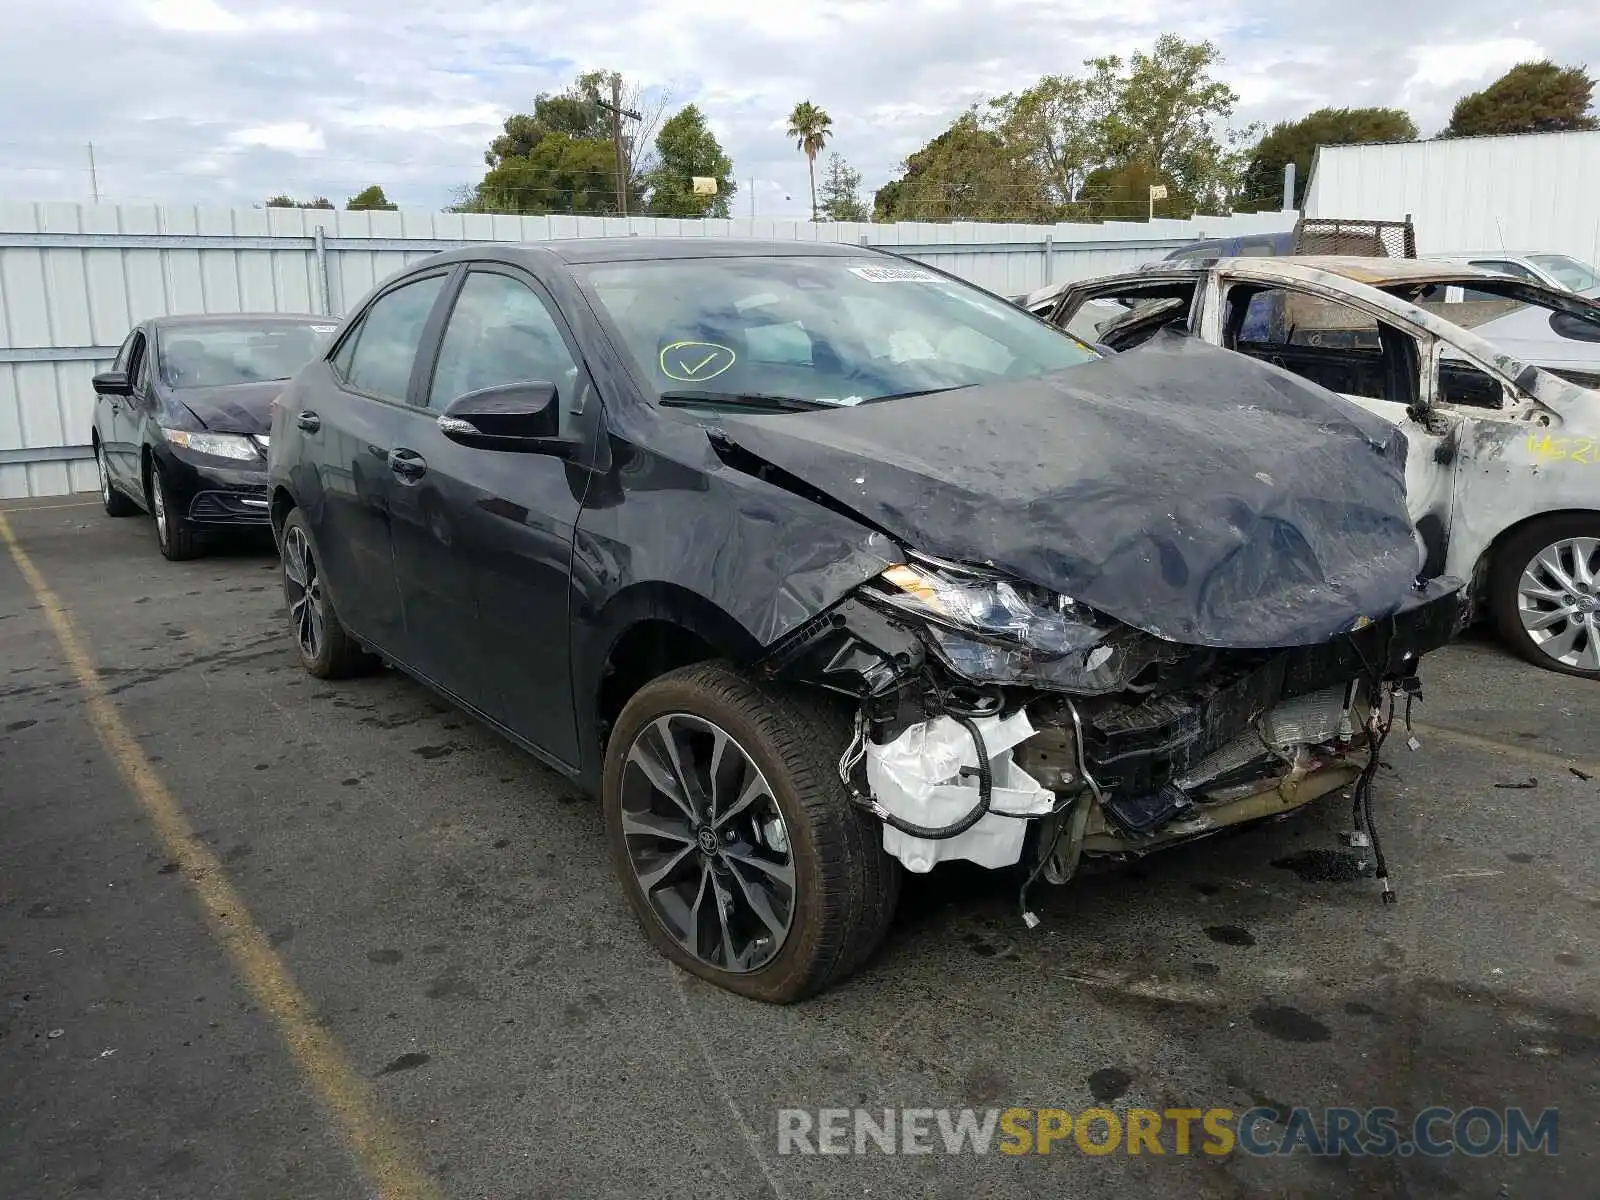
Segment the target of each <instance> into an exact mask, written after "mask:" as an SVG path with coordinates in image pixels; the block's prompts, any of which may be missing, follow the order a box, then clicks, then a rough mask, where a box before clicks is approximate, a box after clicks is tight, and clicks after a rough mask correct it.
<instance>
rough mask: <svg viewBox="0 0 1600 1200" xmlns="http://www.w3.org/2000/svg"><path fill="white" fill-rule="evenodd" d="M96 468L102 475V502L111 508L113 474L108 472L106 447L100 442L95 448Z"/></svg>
mask: <svg viewBox="0 0 1600 1200" xmlns="http://www.w3.org/2000/svg"><path fill="white" fill-rule="evenodd" d="M94 467H95V470H96V471H98V472H99V473H100V500H101V502H102V503H103V504H104V505H105V506H106V507H107V508H110V507H111V472H110V471H108V470H106V451H105V447H104V446H102V445H100V444H99V443H98V442H96V443H95V447H94Z"/></svg>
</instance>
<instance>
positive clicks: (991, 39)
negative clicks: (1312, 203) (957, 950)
mask: <svg viewBox="0 0 1600 1200" xmlns="http://www.w3.org/2000/svg"><path fill="white" fill-rule="evenodd" d="M5 10H6V11H5V36H4V37H3V38H0V114H3V115H0V199H3V200H49V199H87V198H88V196H89V174H88V170H87V156H88V150H87V145H88V143H90V142H93V143H94V147H95V155H96V160H97V164H98V175H99V184H100V190H101V192H102V194H103V195H104V196H105V197H106V198H109V199H117V200H129V201H133V200H142V201H152V200H153V201H161V202H180V203H182V202H206V203H249V202H259V201H260V200H261V199H262V198H264V197H265V196H267V195H269V194H271V193H272V192H276V191H279V190H288V191H290V192H292V193H293V194H295V195H297V196H311V195H315V194H319V193H320V194H325V195H328V196H329V197H331V198H333V199H334V200H335V201H336V202H337V203H339V204H340V205H341V206H342V204H343V201H344V200H345V199H346V198H347V197H348V196H349V195H351V194H352V193H354V192H355V191H357V190H359V189H360V188H362V187H364V186H365V185H367V184H369V183H381V184H382V185H383V186H384V188H385V189H386V190H387V191H388V194H389V196H390V198H391V199H393V200H396V201H398V202H399V203H400V204H401V206H402V207H406V208H411V207H419V208H438V207H440V206H441V205H443V204H445V203H448V202H449V200H450V198H451V196H452V195H453V192H454V189H455V188H456V187H458V186H459V185H462V184H466V183H469V182H473V181H475V180H476V178H477V177H478V176H479V175H480V174H481V172H482V170H483V167H482V152H483V149H484V147H485V145H486V144H487V142H488V141H489V139H490V138H491V137H492V136H493V135H494V133H495V132H496V131H497V129H498V126H499V124H500V122H501V121H502V120H503V119H504V118H505V116H506V115H507V114H508V113H511V112H515V111H519V110H525V109H526V108H527V107H528V106H529V103H530V101H531V98H532V97H533V96H534V95H536V94H537V93H538V92H540V91H546V90H559V89H560V88H561V87H563V86H565V84H566V83H568V82H569V81H570V80H571V79H572V77H573V76H574V75H576V74H577V73H578V72H579V71H581V70H584V69H588V68H593V67H605V68H608V69H616V70H620V71H622V72H624V73H625V74H626V75H627V76H628V77H629V78H631V79H635V80H637V81H639V82H640V83H641V84H644V85H647V86H648V87H649V88H650V89H652V91H651V93H650V94H651V95H653V96H662V95H665V96H668V97H670V100H671V103H672V104H673V105H674V106H676V105H679V104H683V103H688V102H689V101H691V100H692V101H694V102H696V103H698V104H700V105H701V107H702V108H703V109H704V110H705V111H706V113H707V114H708V115H709V117H710V119H711V123H712V127H713V129H714V130H715V132H716V133H717V135H718V137H719V138H720V139H721V141H722V143H723V145H724V147H725V148H726V149H727V150H728V151H729V153H730V154H731V155H732V158H733V161H734V166H735V171H736V174H737V175H738V177H739V180H740V189H741V190H740V194H739V196H738V199H737V202H736V206H737V211H738V213H739V214H740V215H747V214H748V213H749V211H750V201H751V192H752V183H751V181H752V180H753V181H754V184H753V193H754V199H755V205H756V211H757V212H758V213H760V214H762V215H767V216H773V215H794V214H800V213H802V212H804V211H805V208H806V200H805V197H806V171H805V163H804V160H803V159H802V158H801V157H800V156H799V155H798V154H797V153H796V152H795V151H794V148H793V146H792V145H791V144H790V143H789V142H788V141H787V140H786V139H785V138H784V136H783V131H784V117H785V115H786V114H787V113H788V111H789V109H790V108H791V107H792V106H793V104H794V102H795V101H797V100H800V99H804V98H809V99H811V100H813V101H815V102H816V103H818V104H820V105H822V106H823V107H824V108H826V109H827V110H828V111H829V112H830V113H831V114H832V115H833V119H834V131H835V140H834V148H836V149H837V150H839V151H840V152H841V153H842V154H843V155H844V156H845V157H846V158H847V159H849V160H850V161H851V162H852V163H854V164H855V165H856V166H857V167H858V168H859V169H860V170H861V171H862V172H863V174H864V175H865V177H866V183H867V185H868V187H869V189H870V188H871V187H875V186H877V185H878V184H880V183H882V182H883V181H884V180H885V179H887V178H889V177H890V176H891V174H892V173H893V172H894V169H895V165H896V164H897V163H898V162H899V161H900V160H901V159H903V158H904V157H905V155H906V154H908V153H909V152H911V151H913V150H915V149H916V148H917V147H918V146H919V145H921V144H922V143H923V142H924V141H925V140H926V139H927V138H928V137H930V136H932V135H933V134H936V133H938V132H939V131H940V130H941V129H942V128H943V127H944V126H945V125H946V124H947V123H948V122H949V120H950V119H951V118H952V117H953V116H954V115H955V114H957V113H958V112H959V111H960V110H961V109H962V108H964V107H965V106H966V105H967V104H969V103H970V102H972V101H973V100H976V99H980V98H984V97H988V96H992V95H995V94H997V93H1000V92H1004V91H1008V90H1015V89H1018V88H1021V87H1025V86H1027V85H1029V84H1030V83H1032V82H1033V81H1034V80H1036V79H1037V78H1038V76H1040V75H1041V74H1044V73H1046V72H1051V71H1071V70H1074V69H1076V68H1077V67H1078V65H1079V64H1080V63H1081V61H1082V60H1083V59H1084V58H1086V57H1089V56H1091V55H1096V54H1102V53H1108V52H1123V53H1126V52H1127V51H1128V50H1130V49H1133V48H1135V47H1138V46H1141V45H1148V44H1149V42H1150V41H1151V40H1153V39H1154V38H1155V37H1156V36H1157V35H1158V34H1160V33H1163V32H1168V31H1170V32H1176V33H1179V34H1182V35H1183V36H1185V37H1188V38H1192V39H1198V38H1210V39H1212V40H1214V41H1216V42H1217V43H1218V45H1220V46H1221V47H1222V49H1223V50H1224V52H1225V54H1226V55H1227V63H1226V65H1225V67H1224V68H1223V72H1222V73H1223V76H1224V78H1226V79H1227V80H1228V81H1229V82H1230V83H1231V84H1232V85H1233V87H1234V88H1235V90H1236V91H1238V92H1239V94H1240V97H1241V103H1240V108H1239V112H1238V114H1237V117H1238V120H1239V121H1240V122H1241V123H1242V122H1246V121H1250V120H1265V121H1269V122H1270V121H1274V120H1281V119H1286V118H1293V117H1297V116H1300V115H1303V114H1304V113H1305V112H1306V111H1308V110H1310V109H1312V108H1316V107H1319V106H1321V105H1324V104H1335V105H1365V104H1395V105H1400V106H1403V107H1405V108H1406V109H1408V110H1409V111H1410V112H1411V114H1412V115H1413V117H1414V118H1415V119H1416V121H1417V123H1418V124H1419V125H1420V126H1421V127H1422V131H1423V133H1424V134H1430V133H1433V132H1435V131H1436V130H1437V129H1438V128H1439V126H1440V125H1442V124H1443V123H1444V121H1445V119H1446V117H1447V116H1448V114H1449V109H1450V105H1451V104H1452V102H1453V101H1454V100H1455V98H1456V97H1457V96H1459V95H1460V94H1461V93H1463V92H1465V91H1470V90H1473V89H1475V88H1477V87H1481V86H1482V85H1483V84H1484V83H1486V82H1488V81H1489V80H1491V79H1493V78H1494V77H1495V76H1496V75H1497V74H1499V73H1500V72H1501V71H1502V70H1504V69H1505V68H1506V67H1508V66H1510V65H1511V64H1512V63H1514V62H1517V61H1520V60H1524V59H1528V58H1537V57H1543V56H1546V55H1549V56H1551V57H1553V58H1555V59H1556V60H1557V61H1558V62H1561V63H1564V64H1573V63H1577V64H1583V63H1595V64H1597V66H1600V5H1597V4H1595V3H1594V0H1541V2H1540V3H1538V4H1533V5H1520V4H1515V3H1511V2H1510V0H1449V2H1448V3H1446V2H1443V0H1411V2H1410V3H1409V4H1404V5H1402V4H1396V3H1393V2H1392V0H1388V2H1380V0H1342V2H1341V3H1337V4H1332V3H1327V2H1326V0H1317V2H1316V3H1309V2H1307V0H1204V2H1199V0H1166V2H1164V3H1154V2H1153V0H794V2H793V3H791V4H776V3H767V4H760V3H755V4H752V3H750V2H749V0H634V3H633V4H631V5H617V6H605V7H601V6H589V5H580V4H574V3H559V2H557V0H537V2H534V3H527V2H523V0H491V2H488V3H478V2H475V0H457V3H455V4H441V3H438V0H281V2H280V0H8V2H7V3H6V5H5ZM585 13H590V14H604V15H591V16H585V15H583V14H585Z"/></svg>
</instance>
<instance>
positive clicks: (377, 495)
mask: <svg viewBox="0 0 1600 1200" xmlns="http://www.w3.org/2000/svg"><path fill="white" fill-rule="evenodd" d="M316 370H317V372H318V374H319V375H328V379H327V387H325V388H318V389H316V391H317V402H316V403H317V415H318V420H317V422H316V423H315V427H314V428H311V429H307V427H306V423H305V422H304V421H303V420H298V419H297V422H296V423H297V424H298V425H299V427H300V429H301V430H302V432H301V434H300V437H301V438H302V439H303V442H304V446H305V451H306V453H307V455H308V456H309V457H310V459H311V461H312V462H314V463H316V464H317V477H318V483H319V485H320V488H319V490H320V493H321V499H322V503H321V504H320V505H318V506H316V507H315V508H314V509H308V517H309V519H310V520H311V524H312V534H313V536H314V537H315V538H316V541H317V546H318V548H319V549H320V550H321V552H322V560H323V561H322V571H323V577H324V578H325V579H326V580H327V581H328V587H329V589H330V590H331V591H332V592H333V596H334V603H335V605H336V606H337V607H338V610H339V617H340V619H341V620H342V621H343V622H344V623H345V624H346V625H347V626H348V627H349V628H350V630H351V632H352V633H355V634H357V635H358V636H360V637H363V638H366V639H367V640H369V641H371V642H374V643H375V644H377V645H378V646H380V647H382V648H384V649H386V650H392V648H393V647H394V645H395V644H396V643H397V642H398V641H399V640H400V634H401V629H402V624H401V610H400V593H399V591H398V589H397V588H396V586H395V581H394V563H393V558H392V556H391V553H390V547H389V512H388V500H389V496H388V492H389V487H388V473H389V468H388V462H387V460H388V455H389V449H390V447H391V446H392V444H393V440H394V436H395V430H396V426H397V425H398V423H399V420H400V418H401V415H402V414H401V412H400V410H399V409H398V408H397V407H396V406H394V405H392V404H385V403H383V402H382V401H381V400H373V399H370V398H368V397H366V396H360V395H357V394H355V393H353V392H346V391H342V390H340V389H339V388H338V387H337V385H336V384H335V382H334V381H333V379H332V377H331V374H330V373H328V372H327V368H326V367H325V366H324V367H319V368H316Z"/></svg>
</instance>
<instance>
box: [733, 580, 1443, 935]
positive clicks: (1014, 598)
mask: <svg viewBox="0 0 1600 1200" xmlns="http://www.w3.org/2000/svg"><path fill="white" fill-rule="evenodd" d="M1461 620H1462V610H1461V604H1460V597H1459V592H1458V591H1457V590H1456V585H1455V584H1454V583H1452V582H1448V581H1443V582H1434V583H1432V584H1428V583H1419V584H1418V585H1417V587H1416V589H1415V591H1414V593H1413V594H1412V595H1411V596H1410V597H1408V598H1407V601H1406V602H1405V603H1403V604H1402V605H1401V606H1400V607H1399V608H1398V609H1397V610H1396V611H1395V612H1393V613H1390V614H1388V615H1385V616H1382V617H1378V618H1371V619H1368V618H1360V619H1357V620H1355V621H1353V622H1352V627H1351V628H1350V629H1349V630H1348V631H1347V632H1345V633H1343V634H1341V635H1340V636H1337V637H1335V638H1332V639H1330V640H1327V641H1324V642H1321V643H1319V644H1313V645H1305V646H1292V647H1286V648H1282V649H1229V648H1215V647H1204V646H1191V645H1184V644H1181V643H1178V642H1173V641H1169V640H1165V639H1163V638H1160V637H1157V636H1154V635H1152V634H1149V633H1145V632H1143V631H1140V630H1137V629H1134V628H1131V627H1129V626H1127V625H1125V624H1122V623H1120V622H1118V621H1115V620H1112V619H1110V618H1107V617H1105V616H1103V615H1102V614H1100V613H1098V612H1095V611H1093V610H1089V609H1087V608H1085V607H1084V606H1082V605H1079V604H1076V603H1075V602H1074V601H1072V600H1071V599H1069V598H1066V597H1062V596H1055V595H1052V594H1049V593H1047V592H1043V591H1041V590H1038V589H1030V588H1029V587H1027V585H1023V584H1019V583H1017V582H1015V581H1014V580H1010V579H1006V578H1004V577H1001V576H1000V575H998V574H996V573H995V572H992V571H988V570H985V569H983V568H978V567H969V566H963V565H960V564H954V563H949V562H944V561H941V560H937V559H931V558H925V557H923V556H917V555H911V556H909V559H908V562H907V563H906V564H904V565H901V566H896V567H893V568H890V569H889V570H888V571H885V572H884V573H883V575H882V576H881V577H880V578H879V579H878V580H875V581H873V582H872V583H869V584H868V585H865V586H863V587H862V588H860V589H858V590H857V591H856V592H855V593H854V594H853V595H851V596H850V597H848V598H847V599H845V600H844V601H843V602H841V603H840V604H838V605H836V606H835V607H833V608H832V609H830V610H828V611H827V612H825V613H823V614H821V615H820V616H818V617H817V618H816V619H814V620H812V621H810V622H807V623H806V624H805V625H803V626H801V627H800V628H798V629H796V630H794V631H793V632H792V633H791V635H790V636H789V637H787V638H785V639H784V640H783V641H782V642H780V643H779V644H778V645H776V646H774V647H773V649H772V651H771V652H770V653H769V654H768V656H767V657H766V658H765V660H764V661H763V664H762V668H763V670H764V671H765V672H766V673H767V674H768V675H769V676H770V677H773V678H782V679H792V680H801V681H805V682H809V683H813V684H816V685H819V686H822V687H825V688H828V689H830V690H832V691H835V692H838V693H841V694H843V695H846V696H849V697H852V698H853V699H854V700H855V701H856V703H857V707H856V718H855V727H854V737H853V739H852V741H851V743H850V745H849V746H848V747H847V748H846V749H845V751H844V753H843V755H842V756H841V758H840V761H839V772H840V776H841V778H842V779H843V781H844V782H845V784H846V786H847V788H848V789H849V791H850V794H851V795H852V796H853V797H854V798H855V799H856V801H857V802H858V803H860V804H862V805H864V806H866V807H867V808H869V809H870V810H871V811H872V812H873V814H874V815H875V816H877V817H878V818H879V819H880V820H881V821H882V822H883V825H884V848H885V850H886V851H887V852H888V853H890V854H892V855H894V856H895V857H897V858H898V859H899V860H900V861H901V862H902V863H903V864H904V865H905V866H906V867H907V868H908V869H909V870H912V871H916V872H925V871H929V870H931V869H932V868H933V867H934V866H935V865H936V864H937V863H939V862H944V861H950V860H957V859H959V860H965V861H970V862H975V863H978V864H980V865H982V866H985V867H990V868H1003V867H1010V866H1014V865H1016V864H1018V863H1024V864H1025V865H1026V866H1028V867H1030V868H1031V871H1030V873H1029V875H1028V879H1027V883H1026V884H1025V885H1024V888H1023V897H1022V900H1023V909H1024V914H1025V916H1026V917H1028V918H1030V923H1031V919H1032V914H1031V913H1028V912H1027V906H1026V892H1027V888H1028V886H1029V885H1031V884H1033V883H1034V882H1035V881H1037V880H1038V879H1039V878H1043V879H1045V880H1047V881H1049V882H1052V883H1064V882H1066V881H1067V880H1069V879H1071V878H1072V877H1073V876H1074V874H1075V873H1076V872H1077V870H1078V868H1079V865H1080V863H1081V862H1082V860H1083V859H1084V858H1085V857H1100V856H1112V857H1128V856H1139V855H1143V854H1146V853H1148V852H1150V851H1152V850H1156V849H1160V848H1163V847H1166V846H1170V845H1173V844H1175V843H1178V842H1181V841H1187V840H1190V839H1193V838H1197V837H1203V836H1205V835H1207V834H1210V833H1214V832H1216V831H1218V830H1220V829H1223V828H1226V827H1228V826H1231V825H1237V824H1240V823H1242V822H1246V821H1251V820H1256V819H1260V818H1263V817H1269V816H1274V815H1277V814H1280V813H1284V812H1288V811H1291V810H1293V809H1297V808H1299V807H1301V806H1303V805H1305V804H1308V803H1310V802H1311V801H1313V800H1315V799H1317V798H1319V797H1322V796H1326V795H1328V794H1329V793H1331V792H1335V791H1338V790H1340V789H1342V788H1346V787H1349V786H1351V785H1354V788H1355V791H1354V801H1355V809H1356V813H1355V826H1356V829H1355V831H1354V833H1353V835H1352V838H1353V840H1354V844H1357V845H1369V844H1370V845H1371V846H1372V849H1373V851H1374V857H1375V858H1376V859H1377V867H1378V872H1377V873H1378V877H1379V879H1380V881H1381V882H1382V884H1383V888H1384V896H1385V899H1386V900H1387V899H1392V898H1393V890H1392V887H1391V886H1390V884H1389V881H1388V872H1387V865H1386V863H1385V862H1384V860H1383V854H1382V849H1381V843H1380V842H1379V841H1378V838H1377V833H1376V830H1375V829H1374V828H1373V822H1372V812H1371V803H1372V795H1371V791H1372V781H1373V777H1374V776H1375V774H1376V771H1377V766H1378V761H1379V759H1378V755H1379V752H1380V750H1381V748H1382V746H1383V743H1384V740H1385V738H1386V737H1387V736H1388V733H1389V730H1390V728H1391V726H1392V725H1393V723H1394V722H1395V721H1396V720H1397V719H1398V720H1402V721H1404V722H1405V723H1406V724H1407V725H1409V721H1410V708H1411V705H1412V703H1413V701H1415V700H1417V699H1420V697H1421V683H1420V679H1419V677H1418V674H1417V667H1418V661H1419V659H1420V658H1421V656H1422V655H1423V654H1425V653H1427V652H1428V651H1430V650H1433V649H1436V648H1438V647H1440V646H1443V645H1444V644H1445V643H1446V642H1448V641H1449V640H1450V638H1451V637H1452V636H1453V635H1454V634H1455V633H1456V632H1457V630H1458V629H1459V626H1460V622H1461Z"/></svg>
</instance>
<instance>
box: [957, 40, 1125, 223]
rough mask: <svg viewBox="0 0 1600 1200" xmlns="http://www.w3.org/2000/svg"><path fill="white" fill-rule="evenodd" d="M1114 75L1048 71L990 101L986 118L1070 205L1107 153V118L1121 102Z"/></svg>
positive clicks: (1057, 200)
mask: <svg viewBox="0 0 1600 1200" xmlns="http://www.w3.org/2000/svg"><path fill="white" fill-rule="evenodd" d="M1114 83H1115V79H1114V76H1112V75H1111V73H1110V72H1109V71H1100V72H1097V73H1096V74H1095V75H1093V76H1091V77H1090V78H1088V79H1080V78H1078V77H1076V76H1072V75H1046V76H1044V78H1042V79H1040V80H1039V82H1038V83H1036V84H1034V85H1033V86H1032V87H1031V88H1028V89H1026V90H1025V91H1022V92H1017V93H1010V92H1008V93H1007V94H1006V95H1004V96H1001V97H999V98H998V99H995V100H991V101H990V102H989V119H988V122H987V124H988V125H989V127H990V128H992V129H994V130H995V132H996V133H997V134H998V135H999V137H1000V139H1001V141H1002V142H1004V143H1005V144H1006V146H1008V147H1009V148H1010V149H1011V151H1012V153H1013V154H1015V155H1017V156H1018V157H1019V158H1023V159H1026V160H1027V161H1028V162H1029V163H1030V164H1032V166H1033V168H1034V170H1035V171H1036V172H1038V174H1039V175H1040V176H1041V177H1042V178H1043V179H1044V181H1045V185H1046V187H1047V188H1048V189H1049V195H1050V198H1051V200H1053V201H1054V202H1055V203H1056V204H1058V205H1062V206H1065V205H1068V204H1070V203H1071V202H1072V200H1073V199H1074V197H1076V196H1077V194H1078V192H1079V190H1080V189H1081V188H1082V187H1083V185H1084V181H1085V179H1086V177H1087V176H1088V174H1089V172H1090V171H1093V170H1095V169H1096V168H1098V167H1099V166H1100V165H1101V164H1102V163H1104V162H1105V160H1106V158H1107V150H1106V146H1105V135H1106V129H1105V123H1106V118H1107V117H1108V115H1109V114H1110V111H1111V109H1112V107H1113V105H1114V104H1115V103H1116V99H1117V97H1116V95H1115V91H1116V89H1115V87H1114V86H1113V85H1114Z"/></svg>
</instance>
